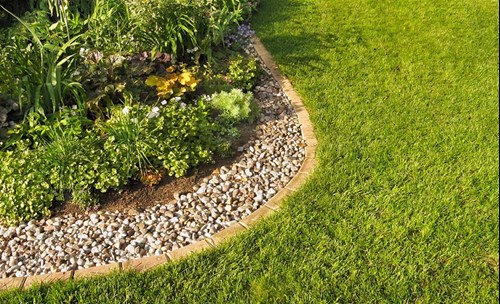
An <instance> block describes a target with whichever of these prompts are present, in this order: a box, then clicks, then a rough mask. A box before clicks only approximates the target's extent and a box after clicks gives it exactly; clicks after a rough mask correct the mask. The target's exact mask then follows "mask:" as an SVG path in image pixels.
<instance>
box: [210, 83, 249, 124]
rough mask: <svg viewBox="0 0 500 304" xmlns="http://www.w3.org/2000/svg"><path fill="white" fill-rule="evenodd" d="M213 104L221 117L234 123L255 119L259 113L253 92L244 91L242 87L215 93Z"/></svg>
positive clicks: (212, 98)
mask: <svg viewBox="0 0 500 304" xmlns="http://www.w3.org/2000/svg"><path fill="white" fill-rule="evenodd" d="M211 105H212V107H213V108H214V109H215V110H217V111H218V112H219V115H220V117H221V118H223V119H225V120H228V121H229V122H234V123H237V122H241V121H244V120H247V121H253V120H254V119H255V117H256V115H257V113H258V111H257V106H256V105H255V102H254V99H253V95H252V93H250V92H249V93H243V91H242V90H240V89H232V90H231V92H224V91H223V92H220V93H215V94H213V95H212V97H211Z"/></svg>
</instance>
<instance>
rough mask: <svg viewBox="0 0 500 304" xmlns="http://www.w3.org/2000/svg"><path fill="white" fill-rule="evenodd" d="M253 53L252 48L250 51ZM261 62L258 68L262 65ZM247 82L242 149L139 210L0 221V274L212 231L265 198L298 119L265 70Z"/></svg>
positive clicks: (289, 166)
mask: <svg viewBox="0 0 500 304" xmlns="http://www.w3.org/2000/svg"><path fill="white" fill-rule="evenodd" d="M251 52H252V53H253V51H251ZM264 69H265V68H264ZM265 71H266V72H265V73H263V74H264V75H263V76H262V78H261V80H260V82H259V83H260V85H258V86H257V87H256V89H255V90H254V95H255V97H256V99H257V102H258V103H259V105H260V106H261V117H260V119H259V123H258V125H257V127H256V128H257V129H256V136H255V138H254V139H252V140H250V141H249V142H247V143H246V144H245V145H244V146H241V147H238V151H239V152H242V155H241V156H240V157H239V158H238V159H236V160H235V161H234V163H233V164H232V165H231V166H222V167H220V168H218V169H217V170H215V171H214V173H213V174H212V175H211V176H209V177H206V178H204V179H203V180H202V182H201V183H199V184H197V185H195V186H194V187H193V191H192V192H189V193H182V194H179V195H176V200H175V201H172V202H165V203H163V204H158V205H156V206H154V207H151V208H148V209H146V210H144V211H143V212H140V213H139V212H135V213H134V212H129V213H127V214H123V213H120V212H113V213H112V212H97V213H89V214H85V215H78V216H75V215H70V216H65V217H63V218H62V217H59V218H52V219H47V220H40V221H30V222H28V223H21V224H19V225H17V226H14V227H2V226H0V253H1V254H0V278H6V277H22V276H31V275H38V274H46V273H51V272H58V271H62V272H65V271H70V270H73V269H83V268H88V267H93V266H99V265H104V264H108V263H113V262H124V261H126V260H129V259H135V258H140V257H143V256H151V255H160V254H164V253H166V252H169V251H171V250H175V249H177V248H180V247H183V246H185V245H188V244H190V243H194V242H196V241H199V240H202V239H204V238H208V237H210V236H212V235H213V234H214V233H216V232H218V231H220V230H222V229H224V228H225V227H228V226H230V225H231V224H233V223H235V222H236V221H238V220H241V219H242V218H244V217H245V216H247V215H249V214H250V213H252V212H253V211H255V210H256V209H258V208H259V207H260V206H261V205H262V204H264V203H266V202H267V201H268V200H269V199H270V198H271V197H273V196H274V194H276V193H277V192H278V191H279V190H280V189H282V188H283V187H284V186H285V185H286V184H287V183H288V181H289V180H290V179H291V178H292V177H293V176H294V175H295V174H296V173H297V172H298V170H299V168H300V165H301V163H302V161H303V159H304V155H305V150H304V146H305V144H304V141H303V139H302V136H301V132H300V124H299V122H298V119H297V116H296V114H295V112H294V111H293V109H292V107H291V104H290V102H289V101H288V100H287V98H286V96H285V94H284V93H283V92H282V90H281V88H280V86H279V84H278V83H277V82H276V81H275V80H274V78H273V77H272V76H270V73H269V71H267V70H266V69H265Z"/></svg>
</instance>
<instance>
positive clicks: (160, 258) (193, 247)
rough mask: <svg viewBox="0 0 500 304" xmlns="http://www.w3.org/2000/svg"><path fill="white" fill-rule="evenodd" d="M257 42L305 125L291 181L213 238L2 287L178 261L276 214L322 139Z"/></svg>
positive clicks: (306, 172) (307, 171) (310, 166)
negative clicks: (297, 166) (302, 148)
mask: <svg viewBox="0 0 500 304" xmlns="http://www.w3.org/2000/svg"><path fill="white" fill-rule="evenodd" d="M252 42H253V45H254V47H255V50H256V51H257V54H258V55H259V56H260V58H261V59H262V61H263V62H264V65H265V66H266V67H267V68H268V69H269V70H270V72H271V74H272V76H273V77H274V78H275V79H276V80H277V81H278V83H279V84H280V86H281V87H282V89H283V91H284V92H285V94H286V96H287V97H288V99H289V100H290V102H291V104H292V107H293V109H294V111H295V112H296V114H297V116H298V119H299V123H300V125H301V131H302V137H303V139H304V140H305V142H306V147H305V150H306V153H305V159H304V161H303V163H302V166H301V167H300V169H299V172H298V173H297V174H296V175H295V176H294V177H293V178H292V179H291V180H290V182H288V184H287V185H286V186H285V187H284V188H283V189H281V190H280V191H278V193H276V195H274V196H273V197H272V198H271V199H270V200H269V201H268V202H267V203H266V204H264V205H262V206H261V207H260V208H259V209H257V210H256V211H254V212H253V213H252V214H250V215H248V216H247V217H245V218H244V219H242V220H240V221H239V222H237V223H235V224H233V225H231V226H229V227H228V228H225V229H223V230H221V231H219V232H217V233H216V234H214V235H213V236H211V237H210V238H207V239H204V240H201V241H198V242H196V243H193V244H190V245H187V246H184V247H182V248H179V249H176V250H173V251H171V252H168V253H166V254H163V255H157V256H148V257H143V258H139V259H135V260H129V261H126V262H123V263H122V262H119V263H112V264H106V265H102V266H97V267H91V268H86V269H79V270H72V271H69V272H55V273H50V274H45V275H36V276H30V277H13V278H5V279H0V291H5V290H9V289H19V290H22V289H26V288H29V287H31V286H33V285H37V284H48V283H52V282H55V281H66V280H78V279H83V278H88V277H94V276H98V275H105V274H109V273H112V272H122V271H139V272H141V271H145V270H148V269H151V268H153V267H156V266H159V265H163V264H166V263H168V262H171V261H177V260H180V259H183V258H185V257H187V256H189V255H190V254H192V253H195V252H201V251H204V250H207V249H210V248H213V247H216V246H217V245H219V244H221V243H223V242H225V241H227V240H228V239H229V238H231V237H233V236H235V235H237V234H239V233H241V232H242V231H245V230H247V229H250V228H251V227H252V226H254V225H255V224H256V223H257V222H259V221H260V220H261V219H263V218H266V217H268V216H270V215H272V214H273V213H274V212H276V211H278V210H279V209H280V208H281V205H282V204H283V201H284V200H285V198H286V197H288V196H289V195H291V194H292V193H294V192H295V191H297V190H298V189H299V188H300V187H301V186H302V185H303V184H304V183H305V182H306V180H307V179H308V178H309V176H310V175H311V173H312V172H313V170H314V168H315V167H316V164H317V162H316V146H317V145H318V141H317V139H316V136H315V134H314V129H313V126H312V124H311V121H310V119H309V113H308V112H307V110H306V108H305V106H304V104H303V103H302V100H301V99H300V97H299V95H298V94H297V93H296V92H295V90H294V89H293V87H292V84H291V83H290V81H289V80H288V79H286V78H285V77H283V76H282V75H281V73H280V72H279V70H278V67H277V65H276V63H275V62H274V60H273V58H272V56H271V54H270V53H269V52H268V51H267V49H266V48H265V47H264V45H263V44H262V42H261V41H260V39H259V38H257V37H253V39H252Z"/></svg>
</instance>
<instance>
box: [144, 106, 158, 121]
mask: <svg viewBox="0 0 500 304" xmlns="http://www.w3.org/2000/svg"><path fill="white" fill-rule="evenodd" d="M158 116H160V108H158V107H154V108H153V109H151V112H149V113H148V115H146V117H147V118H148V119H153V118H156V117H158Z"/></svg>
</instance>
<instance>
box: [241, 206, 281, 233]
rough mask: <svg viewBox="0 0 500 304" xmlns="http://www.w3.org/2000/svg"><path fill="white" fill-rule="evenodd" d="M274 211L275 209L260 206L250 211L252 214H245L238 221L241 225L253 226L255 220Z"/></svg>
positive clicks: (255, 222)
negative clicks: (245, 215)
mask: <svg viewBox="0 0 500 304" xmlns="http://www.w3.org/2000/svg"><path fill="white" fill-rule="evenodd" d="M274 212H275V211H274V210H273V209H271V208H268V207H266V206H262V207H260V208H259V209H257V210H256V211H254V212H252V214H250V215H249V216H247V217H245V218H244V219H242V220H241V221H240V223H241V224H242V225H243V226H245V227H247V228H250V227H252V226H254V225H255V224H257V222H258V221H259V220H260V219H262V218H265V217H268V216H270V215H271V214H273V213H274Z"/></svg>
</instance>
